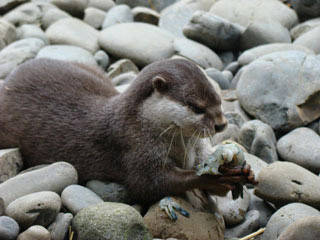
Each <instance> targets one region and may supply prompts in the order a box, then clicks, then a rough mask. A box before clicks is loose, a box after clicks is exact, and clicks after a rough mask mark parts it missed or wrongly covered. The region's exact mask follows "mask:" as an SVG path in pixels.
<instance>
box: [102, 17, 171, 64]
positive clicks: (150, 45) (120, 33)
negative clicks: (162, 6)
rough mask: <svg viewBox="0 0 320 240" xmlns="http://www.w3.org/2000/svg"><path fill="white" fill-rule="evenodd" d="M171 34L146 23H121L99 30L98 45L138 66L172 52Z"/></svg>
mask: <svg viewBox="0 0 320 240" xmlns="http://www.w3.org/2000/svg"><path fill="white" fill-rule="evenodd" d="M173 39H174V37H173V35H172V34H171V33H169V32H167V31H165V30H163V29H161V28H158V27H156V26H154V25H151V24H146V23H122V24H116V25H113V26H111V27H108V28H106V29H104V30H103V31H101V32H100V36H99V44H100V46H101V47H102V48H103V49H104V50H106V51H107V53H110V54H111V55H113V56H115V57H117V58H129V59H130V60H132V61H133V62H134V63H135V64H137V65H138V66H140V67H143V66H145V65H148V64H150V63H152V62H155V61H158V60H160V59H166V58H170V57H171V56H172V55H173V54H174V48H173Z"/></svg>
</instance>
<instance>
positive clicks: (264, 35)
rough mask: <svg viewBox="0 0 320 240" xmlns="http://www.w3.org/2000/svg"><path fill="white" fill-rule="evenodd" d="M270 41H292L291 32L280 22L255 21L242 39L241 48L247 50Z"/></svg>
mask: <svg viewBox="0 0 320 240" xmlns="http://www.w3.org/2000/svg"><path fill="white" fill-rule="evenodd" d="M268 43H291V37H290V32H289V30H288V29H287V28H285V27H284V26H282V25H281V24H280V23H278V22H272V21H270V22H253V23H250V25H249V26H248V27H247V28H246V30H245V31H244V33H243V34H242V35H241V39H240V49H242V50H247V49H250V48H253V47H257V46H259V45H264V44H268Z"/></svg>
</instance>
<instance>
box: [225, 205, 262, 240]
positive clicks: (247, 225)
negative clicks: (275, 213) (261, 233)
mask: <svg viewBox="0 0 320 240" xmlns="http://www.w3.org/2000/svg"><path fill="white" fill-rule="evenodd" d="M259 217H260V213H259V211H257V210H251V211H249V212H247V213H246V216H245V220H244V222H242V223H240V224H239V225H237V226H235V227H233V228H227V229H226V231H225V234H224V236H225V237H229V238H231V237H244V236H247V235H249V234H251V233H253V232H254V231H256V230H257V229H258V228H259Z"/></svg>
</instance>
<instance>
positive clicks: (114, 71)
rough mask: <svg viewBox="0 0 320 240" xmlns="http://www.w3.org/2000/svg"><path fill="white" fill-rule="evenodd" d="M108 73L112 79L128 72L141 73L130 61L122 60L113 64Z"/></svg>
mask: <svg viewBox="0 0 320 240" xmlns="http://www.w3.org/2000/svg"><path fill="white" fill-rule="evenodd" d="M107 72H108V76H109V77H110V78H111V79H112V78H115V77H117V76H119V75H120V74H122V73H126V72H134V73H139V69H138V67H137V66H136V65H135V64H134V63H133V62H132V61H131V60H130V59H121V60H118V61H116V62H114V63H113V64H111V65H110V66H109V67H108V70H107Z"/></svg>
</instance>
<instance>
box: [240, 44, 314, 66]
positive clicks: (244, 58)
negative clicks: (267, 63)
mask: <svg viewBox="0 0 320 240" xmlns="http://www.w3.org/2000/svg"><path fill="white" fill-rule="evenodd" d="M282 51H302V52H305V53H306V54H314V52H313V51H312V50H311V49H308V48H306V47H304V46H299V45H295V44H291V43H270V44H265V45H261V46H258V47H255V48H252V49H249V50H247V51H244V52H243V53H242V54H241V55H240V56H239V59H238V63H239V64H240V65H241V66H243V65H247V64H249V63H251V62H253V61H254V60H256V59H258V58H259V57H261V56H264V55H267V54H270V53H274V52H282Z"/></svg>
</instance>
